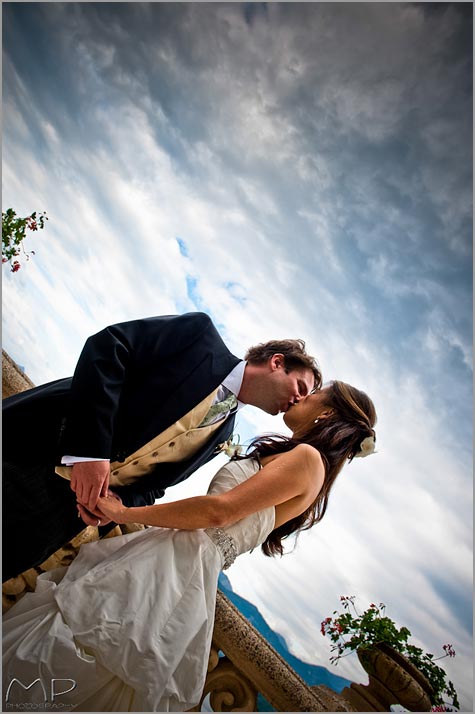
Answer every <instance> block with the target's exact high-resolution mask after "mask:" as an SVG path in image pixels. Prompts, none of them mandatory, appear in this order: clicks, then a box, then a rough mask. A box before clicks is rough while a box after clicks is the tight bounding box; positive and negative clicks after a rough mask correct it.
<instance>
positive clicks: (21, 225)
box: [2, 208, 48, 273]
mask: <svg viewBox="0 0 475 714" xmlns="http://www.w3.org/2000/svg"><path fill="white" fill-rule="evenodd" d="M47 220H48V218H47V216H46V211H45V212H43V213H40V214H39V215H38V217H37V214H36V211H34V212H33V213H32V214H31V215H30V216H25V218H20V216H17V214H16V212H15V211H14V210H13V208H7V210H6V211H5V212H2V263H3V264H5V263H8V262H10V268H11V271H12V273H16V272H17V271H18V270H20V268H21V263H20V261H19V260H16V258H17V257H18V256H19V255H20V253H21V252H23V255H24V256H25V258H26V260H29V259H30V255H34V254H35V251H34V250H30V251H28V252H27V251H26V250H25V247H24V245H23V241H24V240H25V237H26V230H27V229H28V230H30V231H37V230H38V228H41V229H42V228H44V225H45V221H47Z"/></svg>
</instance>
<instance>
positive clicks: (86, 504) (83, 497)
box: [71, 461, 122, 526]
mask: <svg viewBox="0 0 475 714" xmlns="http://www.w3.org/2000/svg"><path fill="white" fill-rule="evenodd" d="M109 474H110V464H109V462H108V461H79V462H77V463H75V464H74V465H73V467H72V471H71V489H72V490H73V491H74V492H75V494H76V499H77V509H78V512H79V516H80V517H81V518H82V520H83V521H84V523H86V525H88V526H105V525H107V524H108V523H110V522H111V520H112V519H113V517H114V515H115V511H116V510H118V509H117V506H118V505H119V504H120V505H122V501H121V499H120V497H119V496H118V495H117V494H116V493H114V492H113V491H110V490H109ZM116 501H117V502H118V503H116ZM103 509H106V510H107V513H106V512H105V510H103Z"/></svg>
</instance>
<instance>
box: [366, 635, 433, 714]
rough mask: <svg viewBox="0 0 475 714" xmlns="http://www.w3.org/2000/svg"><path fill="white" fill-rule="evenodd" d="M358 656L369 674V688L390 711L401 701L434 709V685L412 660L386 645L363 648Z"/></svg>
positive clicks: (421, 709)
mask: <svg viewBox="0 0 475 714" xmlns="http://www.w3.org/2000/svg"><path fill="white" fill-rule="evenodd" d="M357 655H358V659H359V660H360V662H361V665H362V667H363V669H365V671H366V672H367V673H368V675H369V684H368V690H369V691H370V692H371V694H372V695H373V697H375V698H376V699H377V700H378V701H379V702H380V703H381V704H383V705H384V707H385V711H389V707H390V705H391V704H401V705H402V706H403V707H405V708H406V709H409V710H410V711H413V712H424V711H430V707H431V700H430V695H431V693H432V688H431V686H430V684H429V682H428V680H427V679H426V678H425V677H424V675H423V674H422V673H421V672H419V670H418V669H417V667H415V666H414V665H413V664H412V663H411V662H409V660H407V659H406V657H404V655H401V654H400V653H399V652H397V651H396V650H394V649H393V648H392V647H390V646H389V645H386V644H380V645H376V646H375V647H371V648H369V649H360V650H358V652H357Z"/></svg>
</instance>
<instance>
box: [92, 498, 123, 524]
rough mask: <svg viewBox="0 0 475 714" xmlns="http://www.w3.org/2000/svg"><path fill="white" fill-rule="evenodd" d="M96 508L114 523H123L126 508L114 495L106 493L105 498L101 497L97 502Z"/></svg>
mask: <svg viewBox="0 0 475 714" xmlns="http://www.w3.org/2000/svg"><path fill="white" fill-rule="evenodd" d="M97 508H98V509H99V511H101V513H103V514H104V515H105V516H107V517H108V518H109V519H110V520H111V521H114V523H125V521H124V520H123V517H124V515H125V513H126V511H127V506H124V504H123V503H122V501H121V500H120V498H119V496H118V495H117V494H116V493H112V491H108V492H107V496H101V497H100V498H99V500H98V501H97Z"/></svg>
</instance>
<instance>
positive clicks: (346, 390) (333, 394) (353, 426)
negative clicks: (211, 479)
mask: <svg viewBox="0 0 475 714" xmlns="http://www.w3.org/2000/svg"><path fill="white" fill-rule="evenodd" d="M325 402H326V404H325V406H328V407H329V413H327V414H326V415H325V416H324V417H322V418H317V419H316V420H312V422H311V424H308V425H303V430H302V431H299V432H298V434H297V433H296V432H294V434H293V436H292V437H286V436H282V435H279V434H270V435H267V436H261V437H257V438H256V439H254V440H253V441H252V442H251V444H250V446H249V448H248V450H247V457H251V456H254V457H257V458H258V459H260V458H263V457H264V456H270V455H272V454H282V453H284V452H285V451H290V450H291V449H293V448H294V447H295V446H297V445H298V444H310V445H311V446H313V447H315V449H317V450H318V451H319V452H320V455H321V457H322V460H323V464H324V466H325V477H324V481H323V486H322V488H321V489H320V492H319V494H318V496H317V497H316V499H315V501H314V502H313V503H312V504H311V505H310V506H309V507H308V508H307V509H306V510H305V511H304V512H303V513H301V514H300V515H299V516H296V517H295V518H292V519H291V520H290V521H287V523H283V524H282V525H281V526H279V527H278V528H275V529H274V530H273V531H272V532H271V533H270V534H269V535H268V536H267V538H266V540H265V541H264V543H263V544H262V550H263V552H264V554H265V555H269V556H273V555H283V552H284V547H283V545H282V540H284V539H285V538H288V537H289V536H290V535H292V533H297V534H298V533H300V531H303V530H308V529H309V528H311V527H312V526H313V525H314V524H315V523H318V521H321V520H322V518H323V516H324V515H325V511H326V510H327V505H328V497H329V494H330V491H331V488H332V486H333V484H334V482H335V479H336V477H337V476H338V474H339V473H340V471H341V469H342V468H343V466H344V464H345V462H346V461H348V462H350V461H352V460H353V458H354V457H355V456H356V455H357V454H358V452H359V451H360V444H361V442H362V441H363V440H364V439H365V438H366V437H368V436H372V437H373V438H376V437H375V433H374V429H373V427H374V425H375V423H376V410H375V408H374V404H373V402H372V401H371V399H370V398H369V397H368V396H367V395H366V394H365V393H364V392H361V391H360V390H359V389H356V388H355V387H352V386H350V385H349V384H345V382H337V381H336V382H331V384H330V385H329V387H328V389H326V390H325ZM238 458H239V457H238ZM241 458H242V457H241ZM245 458H246V457H245Z"/></svg>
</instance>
